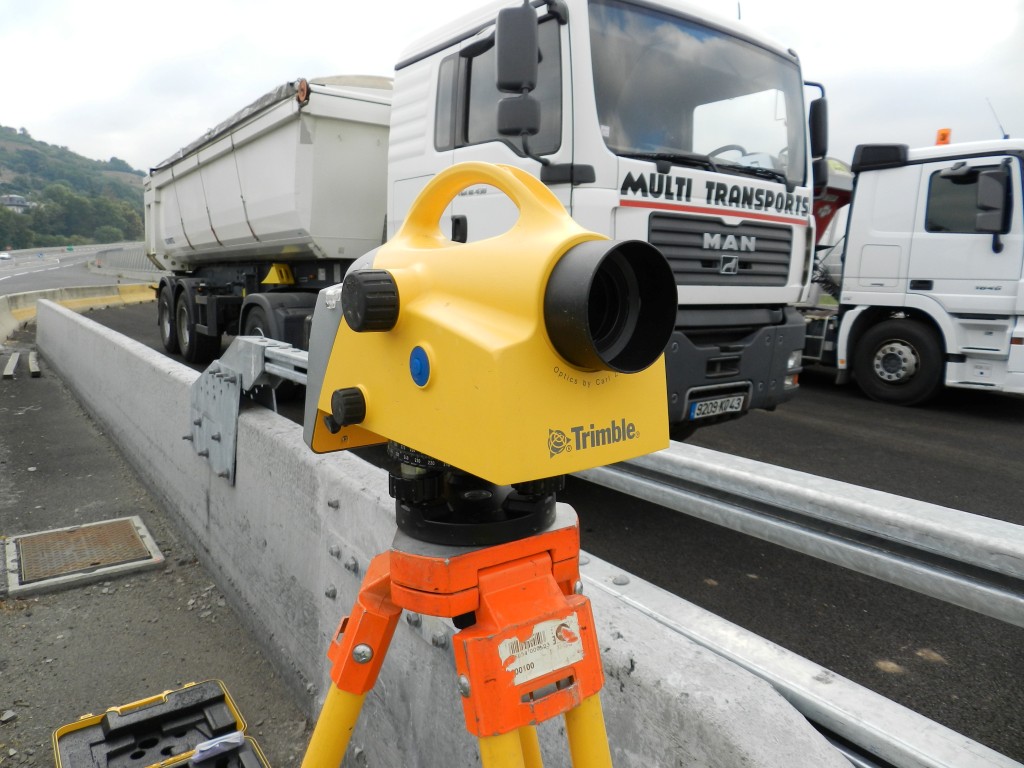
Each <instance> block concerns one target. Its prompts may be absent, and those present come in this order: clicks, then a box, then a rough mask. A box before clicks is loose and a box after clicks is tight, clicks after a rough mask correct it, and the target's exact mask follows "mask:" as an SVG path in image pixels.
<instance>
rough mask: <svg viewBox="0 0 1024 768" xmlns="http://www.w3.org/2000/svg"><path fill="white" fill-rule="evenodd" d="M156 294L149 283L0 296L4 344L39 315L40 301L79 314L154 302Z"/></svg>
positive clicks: (0, 324) (0, 320)
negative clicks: (37, 308)
mask: <svg viewBox="0 0 1024 768" xmlns="http://www.w3.org/2000/svg"><path fill="white" fill-rule="evenodd" d="M155 299H156V294H155V293H154V291H153V289H152V288H151V287H150V286H149V285H147V284H132V285H87V286H81V287H78V288H50V289H48V290H43V291H28V292H26V293H12V294H10V295H7V296H0V342H2V341H4V340H6V339H7V338H8V337H9V336H10V335H11V334H12V333H14V332H15V331H16V330H18V328H20V327H21V326H23V325H24V324H25V323H27V322H29V321H30V320H32V318H34V317H35V316H36V304H37V303H38V302H39V301H43V300H46V301H53V302H56V303H58V304H60V305H61V306H63V307H67V308H68V309H71V310H75V311H79V312H80V311H82V310H83V309H95V308H98V307H109V306H114V305H117V304H138V303H139V302H143V301H154V300H155Z"/></svg>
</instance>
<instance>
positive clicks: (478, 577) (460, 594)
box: [302, 443, 611, 768]
mask: <svg viewBox="0 0 1024 768" xmlns="http://www.w3.org/2000/svg"><path fill="white" fill-rule="evenodd" d="M389 453H390V454H391V456H392V457H393V458H394V459H396V461H397V462H398V464H399V468H398V469H397V470H393V471H392V472H391V474H390V490H391V494H392V496H394V497H395V499H396V509H397V512H398V514H397V520H398V526H399V529H398V532H397V534H396V536H395V539H394V542H393V544H392V548H391V550H389V551H388V552H384V553H382V554H379V555H377V556H376V557H375V558H374V559H373V560H372V561H371V563H370V566H369V568H368V569H367V572H366V576H365V578H364V580H363V583H362V585H361V587H360V591H359V595H358V597H357V599H356V602H355V605H354V607H353V609H352V613H351V614H350V615H349V616H347V617H345V618H344V619H342V621H341V623H340V624H339V625H338V629H337V631H336V633H335V638H334V641H333V642H332V643H331V646H330V649H329V650H328V654H327V655H328V658H329V659H330V661H331V662H332V670H331V678H332V680H333V683H334V684H333V685H332V686H331V689H330V690H329V692H328V694H327V698H326V700H325V701H324V705H323V708H322V709H321V712H320V716H319V718H318V720H317V724H316V727H315V728H314V730H313V735H312V737H311V738H310V743H309V746H308V748H307V751H306V755H305V758H304V760H303V763H302V765H303V766H304V768H335V767H336V766H338V765H340V764H341V761H342V758H343V757H344V754H345V751H346V749H347V748H348V743H349V739H350V738H351V735H352V731H353V730H354V728H355V725H356V721H357V719H358V717H359V713H360V710H361V709H362V705H363V699H364V698H365V696H366V694H367V693H368V692H369V691H370V690H371V689H372V688H373V686H374V683H375V682H376V680H377V676H378V674H379V673H380V669H381V666H382V664H383V662H384V658H385V656H386V654H387V650H388V646H389V644H390V642H391V638H392V636H393V634H394V632H395V627H396V626H397V625H398V620H399V618H400V616H401V613H402V611H403V610H410V611H415V612H417V613H421V614H425V615H429V616H436V617H442V618H449V619H452V620H453V622H454V623H455V626H456V627H457V628H458V629H459V630H460V631H459V632H457V633H456V634H455V636H454V638H453V649H454V653H455V668H456V673H457V681H458V685H457V690H458V693H459V694H460V695H461V699H462V708H463V713H464V715H465V718H466V729H467V730H468V731H469V732H470V733H471V734H473V735H475V736H476V737H477V738H478V739H479V745H480V756H481V762H482V764H483V766H484V768H515V767H518V766H523V767H524V768H535V767H539V766H541V765H542V758H541V752H540V745H539V741H538V738H537V734H536V730H535V725H536V724H537V723H540V722H544V721H546V720H549V719H551V718H553V717H556V716H558V715H563V714H564V715H565V724H566V733H567V735H568V741H569V750H570V755H571V757H572V762H573V765H574V766H577V767H578V768H581V767H583V766H585V767H586V768H592V767H593V768H606V767H608V768H610V766H611V753H610V750H609V747H608V738H607V734H606V731H605V726H604V716H603V714H602V711H601V701H600V697H599V693H600V690H601V686H602V684H603V682H604V673H603V670H602V667H601V659H600V655H599V651H598V645H597V636H596V633H595V631H594V624H593V614H592V612H591V608H590V602H589V601H588V600H587V599H586V598H585V597H583V596H582V595H581V594H579V592H580V589H579V586H580V582H579V525H578V522H577V519H576V514H575V513H574V512H573V511H572V510H571V509H570V508H568V507H566V506H564V505H562V506H559V505H556V502H555V492H556V491H557V490H560V489H561V487H562V486H563V485H564V479H563V478H550V479H547V480H541V481H534V482H530V483H524V484H520V485H517V486H515V487H513V488H507V487H501V488H499V487H495V486H493V485H490V484H488V483H486V482H484V481H482V480H480V479H479V478H474V477H471V476H468V475H465V474H463V473H460V472H459V471H458V470H455V469H453V468H451V467H448V466H446V465H442V464H439V463H437V462H435V461H434V460H432V459H429V458H428V457H425V456H422V455H421V454H416V453H415V452H414V451H410V450H409V449H407V448H405V447H404V446H399V445H397V444H394V443H392V444H391V445H390V446H389Z"/></svg>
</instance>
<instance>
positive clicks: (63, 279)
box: [0, 246, 138, 295]
mask: <svg viewBox="0 0 1024 768" xmlns="http://www.w3.org/2000/svg"><path fill="white" fill-rule="evenodd" d="M100 247H105V246H85V247H83V248H79V249H77V250H75V251H64V252H50V251H47V252H45V253H44V254H43V255H42V256H37V255H33V254H28V255H26V254H15V256H14V258H13V259H11V260H9V261H0V295H5V294H11V293H23V292H25V291H42V290H46V289H48V288H64V287H67V286H72V285H74V286H79V285H110V284H112V283H118V282H138V281H136V280H118V279H117V277H116V276H111V275H105V274H98V273H95V272H90V271H89V270H88V269H86V264H87V263H88V261H89V259H91V258H92V257H93V256H94V255H95V254H94V251H95V250H96V249H97V248H100Z"/></svg>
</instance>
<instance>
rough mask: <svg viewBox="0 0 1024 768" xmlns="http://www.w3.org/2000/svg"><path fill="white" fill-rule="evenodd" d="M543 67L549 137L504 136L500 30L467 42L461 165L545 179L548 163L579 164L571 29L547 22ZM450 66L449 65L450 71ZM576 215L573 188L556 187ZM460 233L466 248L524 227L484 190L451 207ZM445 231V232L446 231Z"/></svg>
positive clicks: (461, 76)
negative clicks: (473, 163) (493, 166)
mask: <svg viewBox="0 0 1024 768" xmlns="http://www.w3.org/2000/svg"><path fill="white" fill-rule="evenodd" d="M538 33H539V34H538V38H539V43H540V62H539V66H538V73H537V81H538V82H537V87H536V88H535V89H534V90H533V93H532V95H533V97H534V98H536V99H537V100H538V101H539V102H540V107H541V129H540V132H539V133H538V134H537V135H536V136H531V137H529V138H528V139H527V143H526V149H525V150H524V148H523V142H522V140H521V139H520V138H518V137H508V136H500V135H498V132H497V117H496V116H497V111H498V106H497V105H498V101H499V100H500V99H502V98H505V97H507V96H509V94H506V93H501V92H500V91H498V89H497V86H496V68H495V59H496V56H495V47H494V44H493V41H494V30H493V27H492V28H490V29H489V30H485V31H484V32H482V33H481V34H480V35H478V36H477V37H475V38H473V39H470V40H467V41H466V42H465V43H464V44H463V45H462V50H461V51H460V52H459V54H458V60H459V61H458V63H459V66H458V67H455V68H454V69H456V70H457V71H458V75H457V77H456V82H455V83H454V84H453V87H454V94H455V96H454V98H453V99H452V103H453V105H454V112H455V119H454V120H453V121H452V122H453V124H452V140H451V152H452V156H453V160H454V162H455V163H460V162H464V161H469V160H477V161H484V162H489V163H502V164H505V165H513V166H517V167H519V168H523V169H524V170H526V171H529V172H530V173H532V174H534V175H537V176H539V175H540V168H541V165H540V163H539V162H538V161H537V160H535V159H533V158H531V157H529V155H530V154H532V155H534V156H535V157H538V156H539V157H543V158H544V159H546V160H547V161H548V162H549V163H551V164H566V165H568V164H571V163H572V140H571V136H572V133H571V126H572V81H571V77H570V73H569V66H568V62H569V35H568V26H567V25H565V24H562V23H560V22H559V20H558V19H557V18H555V17H553V16H547V17H546V18H545V17H542V18H541V21H540V26H539V29H538ZM443 66H444V63H442V67H443ZM551 189H552V191H553V192H554V193H555V194H556V196H557V197H558V199H559V200H561V202H562V204H563V205H565V206H566V208H567V209H568V208H569V206H570V203H571V190H572V185H571V184H557V185H553V186H552V187H551ZM451 211H452V216H453V219H452V227H453V231H454V233H455V234H456V236H458V237H459V238H461V239H464V240H466V241H474V240H480V239H483V238H486V237H492V236H494V235H498V234H501V233H502V232H504V231H506V230H507V229H508V228H509V227H510V226H511V225H512V224H513V223H514V222H515V221H516V219H517V217H518V211H517V210H516V207H515V206H514V205H513V204H512V201H511V200H509V199H508V198H507V197H506V196H505V195H504V194H502V193H500V192H498V191H497V190H496V189H494V188H493V187H489V186H486V185H478V186H474V187H470V188H469V189H466V190H465V191H464V192H462V194H461V195H459V197H458V198H457V199H456V200H455V202H454V203H453V204H452V207H451ZM442 230H444V227H443V225H442Z"/></svg>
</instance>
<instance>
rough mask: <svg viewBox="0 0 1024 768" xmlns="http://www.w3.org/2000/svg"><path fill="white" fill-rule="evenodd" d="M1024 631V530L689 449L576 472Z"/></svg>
mask: <svg viewBox="0 0 1024 768" xmlns="http://www.w3.org/2000/svg"><path fill="white" fill-rule="evenodd" d="M579 477H582V478H583V479H585V480H588V481H590V482H594V483H597V484H599V485H603V486H606V487H608V488H614V489H615V490H618V491H621V492H623V493H626V494H628V495H630V496H635V497H637V498H641V499H645V500H647V501H651V502H654V503H656V504H660V505H661V506H664V507H667V508H669V509H674V510H676V511H679V512H683V513H685V514H688V515H691V516H694V517H698V518H700V519H702V520H706V521H708V522H712V523H716V524H718V525H722V526H725V527H726V528H731V529H732V530H735V531H740V532H742V533H747V534H750V535H752V536H756V537H758V538H761V539H765V540H766V541H770V542H772V543H775V544H779V545H781V546H784V547H787V548H789V549H793V550H796V551H798V552H803V553H804V554H808V555H811V556H813V557H817V558H819V559H822V560H827V561H828V562H831V563H835V564H836V565H841V566H843V567H845V568H850V569H852V570H855V571H858V572H859V573H863V574H866V575H869V576H874V577H876V578H879V579H883V580H885V581H888V582H890V583H892V584H897V585H899V586H902V587H906V588H908V589H912V590H914V591H916V592H920V593H921V594H925V595H929V596H931V597H936V598H938V599H940V600H945V601H946V602H950V603H953V604H954V605H959V606H961V607H963V608H968V609H970V610H973V611H977V612H978V613H982V614H985V615H986V616H991V617H993V618H996V619H1000V620H1002V621H1005V622H1008V623H1010V624H1014V625H1016V626H1020V627H1024V527H1022V526H1019V525H1014V524H1013V523H1008V522H1005V521H1002V520H994V519H992V518H987V517H981V516H980V515H972V514H970V513H968V512H962V511H959V510H955V509H949V508H947V507H940V506H938V505H935V504H928V503H925V502H921V501H915V500H913V499H906V498H903V497H900V496H894V495H892V494H888V493H883V492H881V491H873V490H871V489H868V488H860V487H858V486H855V485H850V484H848V483H841V482H838V481H835V480H828V479H826V478H821V477H816V476H814V475H808V474H805V473H803V472H795V471H792V470H786V469H783V468H780V467H772V466H770V465H766V464H761V463H759V462H755V461H750V460H748V459H742V458H739V457H736V456H729V455H726V454H720V453H717V452H715V451H708V450H705V449H701V448H698V447H696V446H690V445H685V444H678V443H674V444H673V447H671V448H669V449H668V450H665V451H661V452H659V453H655V454H651V455H649V456H645V457H643V458H640V459H635V460H633V461H629V462H624V463H622V464H616V465H613V466H610V467H601V468H598V469H592V470H588V471H586V472H581V473H579Z"/></svg>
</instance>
